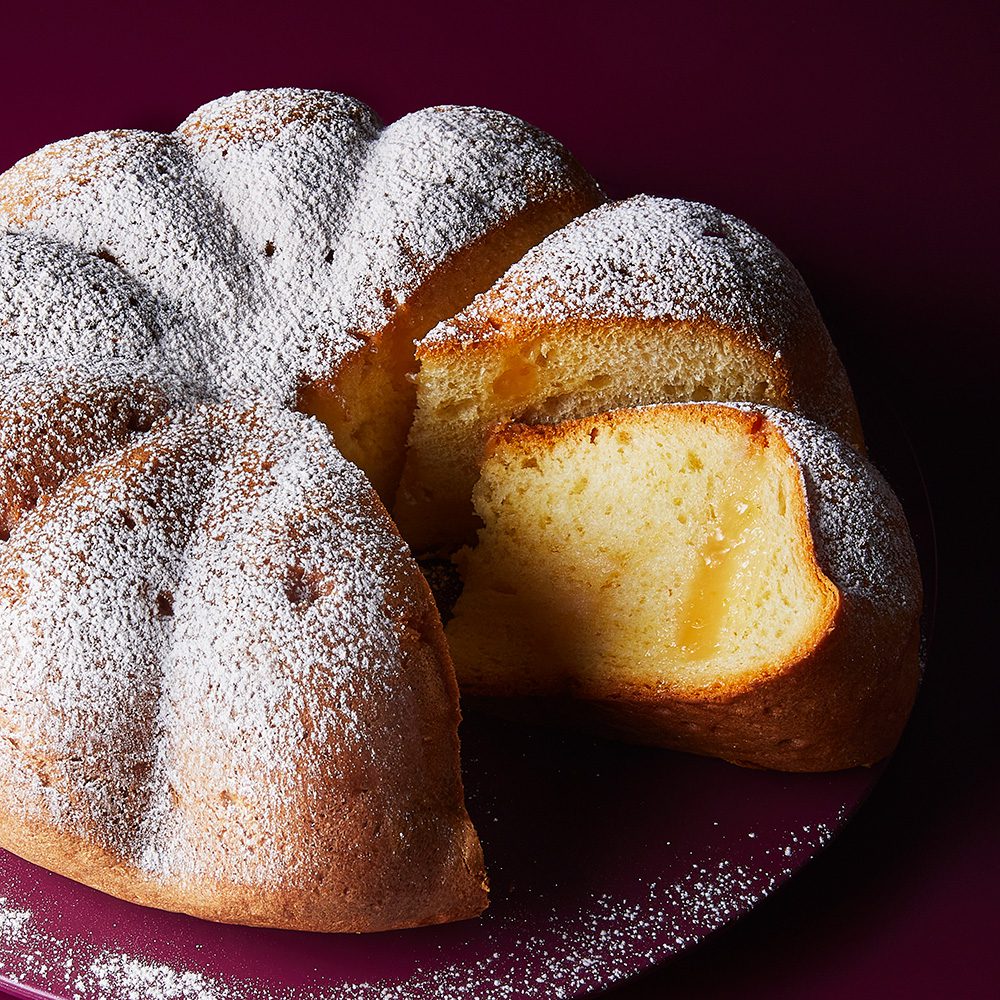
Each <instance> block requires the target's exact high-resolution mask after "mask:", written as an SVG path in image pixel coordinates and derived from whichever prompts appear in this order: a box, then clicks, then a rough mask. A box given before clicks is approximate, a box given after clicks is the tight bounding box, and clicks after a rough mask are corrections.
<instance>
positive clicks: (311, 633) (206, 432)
mask: <svg viewBox="0 0 1000 1000" xmlns="http://www.w3.org/2000/svg"><path fill="white" fill-rule="evenodd" d="M32 382H33V383H34V388H33V389H29V387H28V383H32ZM0 386H3V387H5V389H6V390H10V392H9V393H6V394H5V395H3V396H0V402H2V403H3V406H4V407H5V408H6V409H7V413H6V419H5V420H4V421H3V422H2V424H0V463H2V465H4V466H6V467H7V468H6V469H4V468H0V472H9V471H10V470H25V469H26V470H28V471H29V473H30V472H31V470H34V469H39V468H41V469H45V470H46V475H48V476H49V478H48V479H47V480H46V481H45V482H44V483H43V486H44V489H43V490H42V492H41V495H40V496H39V494H38V490H37V489H36V490H34V492H32V491H31V490H30V489H28V487H29V486H31V484H32V483H33V482H36V477H33V476H32V475H28V476H27V478H26V479H25V484H26V485H25V488H24V489H21V490H17V489H15V490H13V491H12V492H11V493H10V494H9V496H8V497H7V500H8V502H7V504H6V505H5V507H6V514H5V515H4V518H3V519H0V526H3V524H4V523H5V524H6V525H8V527H7V528H5V533H6V534H8V535H9V538H8V539H7V541H6V542H5V543H4V544H3V546H2V548H0V610H2V614H0V644H2V646H3V648H4V650H5V653H4V667H5V669H4V671H3V672H2V675H0V736H2V737H3V738H2V739H0V772H2V773H3V775H4V782H3V790H2V794H0V799H2V807H3V811H4V812H5V813H6V814H7V815H13V816H18V817H21V818H23V820H25V821H27V822H28V823H29V824H30V823H33V822H37V823H42V824H52V825H53V826H54V827H55V828H57V829H59V830H60V831H63V832H65V833H67V834H71V835H74V836H77V837H79V838H81V840H82V841H84V842H86V843H89V844H91V845H94V846H96V847H97V848H99V849H100V850H103V851H107V852H110V855H111V857H112V858H114V859H117V860H116V862H115V863H116V864H118V863H125V864H126V865H128V866H131V867H132V868H134V869H137V870H138V873H139V874H138V875H137V876H136V877H137V878H138V879H139V881H140V882H141V881H142V879H143V878H152V879H157V880H159V879H162V880H165V881H166V882H168V883H169V884H172V885H180V886H182V887H183V886H189V885H192V884H198V883H208V884H210V883H211V881H212V879H214V878H216V877H219V876H220V873H223V872H224V873H225V878H226V879H227V880H229V881H230V882H233V883H235V884H237V885H245V886H255V887H267V886H272V887H278V888H280V889H281V890H283V891H291V890H295V889H297V888H299V889H308V888H309V887H311V886H313V885H314V884H315V880H316V878H317V876H318V873H319V872H320V871H325V872H326V874H325V875H324V877H326V878H328V879H331V880H332V881H333V883H334V888H332V889H331V892H333V891H334V889H335V884H336V882H337V880H338V879H340V878H349V875H348V874H347V872H346V869H345V870H341V871H339V874H338V872H337V871H334V872H332V873H331V872H330V871H329V870H327V869H326V868H325V867H324V866H329V865H331V864H332V863H333V862H331V859H330V854H329V852H330V851H333V852H334V855H335V856H337V852H338V851H340V852H342V855H343V856H342V858H341V862H340V864H341V866H342V867H343V860H344V859H345V858H346V857H348V856H351V855H352V852H353V849H354V847H355V846H356V845H354V843H353V841H350V842H347V843H336V842H335V841H336V837H337V836H342V835H343V834H339V833H338V832H337V831H338V830H339V829H340V827H339V826H338V825H337V824H338V821H337V820H336V818H335V817H334V818H333V819H331V820H330V821H329V822H327V821H324V822H315V821H314V820H315V816H316V815H317V809H319V811H320V812H322V811H323V809H334V810H336V809H340V810H342V811H343V814H344V815H345V816H347V815H349V814H350V810H351V808H354V806H352V805H350V803H351V802H353V801H354V799H352V796H355V792H354V791H353V789H355V788H356V787H361V788H362V789H365V790H366V791H365V792H364V793H363V794H364V795H367V794H370V795H373V796H378V797H380V798H384V804H383V806H381V807H380V808H381V810H382V814H381V815H380V822H381V824H382V827H383V829H384V835H385V836H386V837H387V838H395V839H394V840H393V845H394V846H393V851H394V852H395V856H396V862H397V863H398V864H400V865H403V866H405V865H406V864H407V863H408V861H410V860H413V859H411V858H410V854H411V852H415V853H414V858H417V859H419V857H420V852H421V851H422V850H426V841H425V842H424V843H422V844H420V845H419V846H415V845H416V842H417V841H418V840H419V837H420V836H424V837H427V836H428V834H427V830H426V827H424V828H422V829H420V830H419V832H418V833H414V832H413V831H414V830H416V829H418V828H420V827H421V824H420V823H419V822H417V821H416V820H414V819H413V816H412V815H410V814H411V813H412V812H413V810H414V809H417V810H418V811H419V809H420V808H422V807H421V806H420V805H419V803H420V801H422V800H421V799H420V795H421V794H422V793H421V791H420V784H421V782H422V781H424V780H426V781H427V782H428V783H429V785H430V787H434V788H437V789H441V788H446V787H448V786H449V784H450V783H453V782H454V780H455V779H454V775H453V774H450V773H449V774H441V773H438V772H437V770H436V768H435V766H434V765H433V764H429V763H428V764H425V765H424V766H425V767H426V769H427V770H426V773H424V774H422V775H421V780H420V781H418V782H415V781H413V780H412V779H411V778H410V776H409V772H408V768H407V761H408V760H410V759H411V754H412V744H413V742H414V741H415V740H416V741H418V742H419V740H420V739H421V738H422V737H421V734H422V733H423V730H422V729H421V727H422V726H423V725H425V724H426V720H423V719H422V717H421V716H420V710H418V709H415V708H414V706H413V705H412V704H411V703H410V702H409V701H408V699H407V698H406V697H405V695H404V694H402V692H405V691H406V689H407V686H408V685H409V684H412V683H414V681H413V671H414V670H415V669H417V668H416V667H414V665H413V661H412V659H408V657H409V656H410V655H411V654H409V653H407V650H408V649H412V647H413V640H412V638H411V635H412V629H413V628H419V627H420V622H421V621H422V616H423V614H424V609H427V608H429V606H430V605H429V599H428V597H427V595H426V590H425V584H424V583H423V580H422V578H421V577H420V575H419V570H418V569H417V567H416V565H415V564H414V563H413V561H412V559H411V558H410V556H409V553H408V550H407V548H406V546H405V543H404V542H403V541H402V539H400V538H399V536H398V534H397V533H396V532H395V530H394V528H393V526H392V524H391V522H390V521H389V519H388V517H387V515H386V514H385V511H384V509H383V508H382V507H381V505H380V504H379V502H378V500H377V499H376V498H375V496H374V494H373V492H372V490H371V487H370V486H369V485H368V483H367V481H366V480H365V478H364V476H363V474H362V473H361V472H360V471H359V470H358V469H357V468H356V467H355V466H353V465H351V464H350V463H349V462H348V461H347V460H346V459H344V458H342V457H341V456H340V454H339V453H338V452H337V451H336V449H335V448H334V447H333V445H332V443H331V441H330V438H329V435H328V433H327V431H326V430H325V428H323V427H322V426H321V425H320V424H319V423H318V422H316V421H315V420H313V419H311V418H308V417H306V416H304V415H302V414H296V413H293V412H290V411H288V410H285V409H283V408H280V407H278V406H276V405H274V404H272V403H268V402H267V401H266V400H258V401H257V403H256V404H255V405H253V406H250V407H249V408H241V407H240V406H237V405H235V404H215V405H205V404H199V405H196V404H190V405H189V408H187V409H169V408H168V407H167V404H166V402H165V400H166V394H164V393H161V392H159V391H158V390H157V388H156V387H155V386H153V385H151V384H150V383H149V382H148V381H146V380H145V379H144V378H143V377H142V376H141V375H139V374H137V373H133V375H132V376H131V381H130V377H129V374H128V370H127V368H125V369H123V368H122V367H121V366H120V365H118V366H112V368H111V369H110V370H109V371H105V372H104V373H103V374H101V372H96V373H95V372H94V371H93V370H88V371H87V372H86V373H85V374H83V375H81V374H80V372H79V371H78V370H75V369H71V370H55V371H52V370H43V371H41V372H39V371H37V370H33V369H31V368H28V369H27V371H22V372H20V373H15V374H11V375H10V376H9V378H8V379H7V380H6V381H3V380H0ZM19 387H20V388H21V389H24V391H23V393H22V392H20V391H18V389H19ZM39 393H41V397H39ZM33 421H37V422H38V423H39V429H40V430H39V429H36V432H34V433H25V431H26V429H27V430H28V431H29V432H30V429H31V424H32V422H33ZM39 452H40V453H41V459H42V460H41V461H40V460H39ZM3 480H4V481H5V482H6V481H8V480H10V481H13V482H14V483H15V485H16V483H17V482H18V481H19V480H18V479H17V476H16V475H13V474H12V475H4V476H3ZM0 499H3V497H0ZM3 514H4V505H2V504H0V515H3ZM423 735H424V736H427V734H423ZM427 738H430V739H433V740H444V741H446V742H447V741H449V740H453V739H454V735H453V733H449V731H448V729H447V727H445V728H444V729H440V727H439V728H438V729H436V730H435V731H434V732H433V733H432V734H431V735H430V736H428V737H427ZM369 790H370V791H369ZM320 793H321V794H322V795H323V796H325V802H326V803H327V804H326V805H325V806H323V805H322V804H321V805H319V806H317V804H316V797H317V795H318V794H320ZM341 799H343V802H341ZM338 803H340V805H337V804H338ZM344 803H347V804H344ZM462 823H463V818H462V817H461V816H460V815H459V814H458V813H457V812H456V813H455V814H454V815H452V814H447V813H443V814H442V816H441V817H440V819H439V821H438V826H437V828H436V831H435V833H434V834H433V835H432V836H433V840H432V842H435V843H436V845H437V846H436V848H435V849H436V850H439V851H441V852H442V853H443V854H445V855H447V853H448V851H449V850H451V849H452V847H451V844H452V840H451V838H452V837H453V836H454V835H455V830H456V829H461V828H462ZM331 831H332V832H331ZM347 834H348V835H349V834H350V827H349V826H348V828H347ZM411 835H412V836H413V837H414V838H416V839H415V840H414V843H411ZM330 838H333V839H332V840H331V839H330ZM352 863H356V862H352ZM415 863H416V862H415ZM335 868H336V866H335Z"/></svg>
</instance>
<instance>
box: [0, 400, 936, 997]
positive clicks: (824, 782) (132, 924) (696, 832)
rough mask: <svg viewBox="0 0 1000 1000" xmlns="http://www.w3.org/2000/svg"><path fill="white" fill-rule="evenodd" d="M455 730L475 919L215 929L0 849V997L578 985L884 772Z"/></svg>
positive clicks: (643, 958)
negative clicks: (486, 903) (480, 876)
mask: <svg viewBox="0 0 1000 1000" xmlns="http://www.w3.org/2000/svg"><path fill="white" fill-rule="evenodd" d="M865 416H866V426H867V427H869V429H870V432H869V442H870V444H871V446H872V451H873V453H874V454H875V457H876V461H877V463H878V464H880V465H881V466H882V467H883V469H884V471H886V472H887V474H888V476H889V479H890V481H891V482H892V483H893V485H894V486H895V487H896V489H897V491H898V492H899V494H900V496H901V498H902V499H903V502H904V505H905V506H906V507H907V510H908V513H909V514H910V517H911V526H912V528H913V531H914V536H915V539H916V542H917V548H918V551H919V552H920V555H921V560H922V563H923V569H924V572H925V581H926V584H927V588H928V594H927V602H926V603H927V606H928V609H929V610H931V611H932V610H933V596H934V570H935V565H936V562H935V557H936V553H935V550H934V544H933V526H932V522H931V519H930V511H929V506H928V502H927V495H926V492H925V491H924V488H923V483H922V480H921V477H920V471H919V468H918V467H917V464H916V462H915V460H914V457H913V452H912V449H910V448H909V447H908V444H909V442H908V441H907V439H906V435H905V434H904V433H903V432H902V430H901V429H900V427H899V425H898V423H897V422H896V421H895V419H894V418H893V416H892V415H891V414H885V413H877V414H875V415H873V414H871V413H870V412H868V413H866V414H865ZM873 416H874V417H875V419H872V417H873ZM879 418H881V419H879ZM886 429H888V431H889V433H888V434H886V433H884V432H885V431H886ZM871 430H875V431H876V434H875V435H874V436H872V434H871ZM929 618H930V616H929V614H928V615H925V630H926V631H929V629H930V620H929ZM462 739H463V768H464V772H465V778H466V791H467V795H468V800H469V811H470V813H471V815H472V818H473V820H474V822H475V823H476V827H477V829H478V830H479V833H480V836H481V837H482V841H483V847H484V849H485V851H486V857H487V864H488V867H489V871H490V878H491V883H492V892H491V899H492V902H491V906H490V909H489V910H488V911H487V913H486V915H485V916H484V917H482V918H481V919H479V920H472V921H465V922H463V923H458V924H449V925H445V926H440V927H429V928H420V929H417V930H410V931H397V932H392V933H383V934H372V935H360V936H354V935H336V934H306V933H298V932H291V931H269V930H260V929H254V928H246V927H231V926H224V925H221V924H212V923H207V922H205V921H202V920H197V919H194V918H192V917H185V916H181V915H178V914H171V913H164V912H161V911H158V910H151V909H145V908H143V907H139V906H133V905H131V904H129V903H124V902H121V901H120V900H117V899H113V898H111V897H110V896H105V895H103V894H102V893H99V892H97V891H95V890H93V889H88V888H86V887H84V886H81V885H78V884H77V883H75V882H72V881H70V880H68V879H65V878H62V877H60V876H58V875H53V874H51V873H50V872H47V871H45V870H44V869H41V868H38V867H35V866H34V865H30V864H28V863H27V862H24V861H21V860H20V859H18V858H16V857H14V856H13V855H10V854H7V853H6V852H3V851H0V989H5V990H6V991H7V992H8V994H9V995H11V996H15V997H53V996H54V997H57V998H59V1000H124V998H128V1000H133V998H134V1000H174V998H178V1000H179V998H183V1000H251V998H253V1000H258V998H260V1000H335V998H336V1000H354V998H359V1000H389V998H392V1000H407V998H426V997H429V996H433V997H441V998H455V1000H458V998H469V1000H472V998H475V1000H491V998H494V997H495V998H512V997H540V998H541V997H544V998H549V997H573V996H578V995H583V994H588V993H591V992H593V991H596V990H599V989H601V988H606V987H608V986H610V985H612V984H614V983H618V982H621V981H622V980H623V979H625V978H627V977H629V976H631V975H634V974H636V973H638V972H640V971H642V970H643V969H647V968H649V967H651V966H652V965H655V964H658V963H660V962H662V961H664V960H666V959H668V958H669V957H670V956H672V955H676V954H677V953H679V952H681V951H684V950H685V949H688V948H690V947H691V946H692V945H694V944H695V943H696V942H698V941H699V940H701V939H702V938H704V937H705V936H706V935H707V934H709V933H710V932H712V931H715V930H717V929H718V928H720V927H722V926H723V925H724V924H726V923H728V922H730V921H731V920H733V919H734V918H736V917H737V916H739V915H740V914H742V913H745V912H746V911H747V910H749V909H750V908H751V907H752V906H754V905H755V903H757V902H758V901H759V900H761V899H763V898H764V897H765V896H767V895H768V894H769V893H771V892H773V891H774V890H775V889H776V888H777V887H778V886H780V885H781V884H782V882H784V881H785V880H786V879H787V878H788V877H789V876H790V875H791V874H792V873H793V872H795V871H796V869H798V868H800V867H801V866H802V865H803V864H805V862H807V861H808V860H809V859H810V858H811V857H813V856H814V855H815V854H816V853H817V852H818V851H819V850H820V848H821V847H822V846H823V845H824V844H825V843H826V842H827V841H828V840H829V839H830V838H831V837H832V836H833V835H834V834H835V833H836V832H837V831H838V830H839V829H840V828H841V827H842V826H843V825H844V824H845V823H846V822H847V820H848V818H849V817H850V815H851V813H852V812H853V811H854V809H855V808H856V807H857V806H858V805H859V804H860V803H861V802H862V801H863V799H864V798H865V796H866V795H867V793H868V792H869V791H870V790H871V788H872V787H873V786H874V784H875V782H876V781H877V780H878V777H879V774H880V772H881V768H874V769H870V770H866V769H856V770H851V771H841V772H838V773H834V774H780V773H776V772H767V771H750V770H744V769H741V768H738V767H734V766H732V765H729V764H725V763H722V762H721V761H715V760H708V759H705V758H700V757H694V756H690V755H686V754H678V753H670V752H667V751H660V750H651V749H646V748H641V747H629V746H624V745H620V744H614V743H606V742H600V741H597V740H592V739H589V738H586V737H583V736H579V735H576V734H571V733H563V732H551V731H543V730H539V729H534V728H528V727H519V726H516V725H512V724H510V723H501V722H498V721H496V720H493V719H490V718H488V717H485V716H479V715H471V714H470V715H469V717H468V718H467V719H466V721H465V722H464V723H463V727H462Z"/></svg>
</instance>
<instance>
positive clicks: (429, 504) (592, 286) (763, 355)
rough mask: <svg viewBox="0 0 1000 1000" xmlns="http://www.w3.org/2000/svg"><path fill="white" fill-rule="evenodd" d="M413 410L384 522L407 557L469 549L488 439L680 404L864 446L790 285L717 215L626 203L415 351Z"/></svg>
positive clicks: (791, 272)
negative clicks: (747, 414)
mask: <svg viewBox="0 0 1000 1000" xmlns="http://www.w3.org/2000/svg"><path fill="white" fill-rule="evenodd" d="M417 356H418V359H419V362H420V368H419V372H418V375H417V386H418V389H417V396H418V407H417V412H416V417H415V420H414V423H413V428H412V430H411V432H410V447H409V452H408V456H407V462H406V468H405V472H404V475H403V482H402V486H401V488H400V492H399V495H398V497H397V501H396V505H395V510H394V515H395V517H396V519H397V522H398V523H399V525H400V528H401V530H402V532H403V534H404V535H405V536H406V537H407V539H408V540H409V541H410V543H411V544H412V545H413V546H414V547H415V549H417V550H418V551H419V550H433V549H435V548H439V547H440V548H445V549H448V548H454V547H456V545H457V544H458V543H459V542H463V541H464V542H468V541H471V540H472V538H473V537H474V535H475V527H476V523H477V522H476V520H475V517H474V514H473V511H472V503H471V499H470V498H471V495H472V487H473V485H474V483H475V481H476V477H477V469H478V463H479V459H480V457H481V452H482V448H483V445H484V444H485V442H486V438H487V435H488V434H489V431H490V429H491V428H492V427H493V426H494V425H495V424H498V423H503V422H505V421H508V420H520V421H522V422H526V423H539V422H552V421H557V420H562V419H565V418H568V417H575V416H588V415H590V414H594V413H601V412H604V411H607V410H611V409H615V408H618V407H628V406H635V405H641V404H649V403H663V402H673V401H677V400H699V399H717V400H736V401H738V400H747V401H750V402H759V403H768V404H771V405H774V406H779V407H782V408H784V409H792V410H796V411H799V412H801V413H803V414H805V415H807V416H809V417H812V418H813V419H814V420H818V421H819V422H821V423H823V424H826V425H827V426H829V427H832V428H833V429H834V430H836V431H838V432H839V433H841V434H843V435H844V436H846V437H847V438H848V439H849V440H850V441H852V442H853V443H855V444H856V445H858V446H862V434H861V425H860V422H859V420H858V414H857V409H856V407H855V404H854V399H853V396H852V394H851V389H850V386H849V384H848V381H847V376H846V374H845V372H844V369H843V366H842V365H841V363H840V359H839V358H838V357H837V353H836V351H835V349H834V347H833V344H832V342H831V340H830V336H829V334H828V333H827V331H826V328H825V327H824V325H823V321H822V319H821V318H820V315H819V312H818V311H817V309H816V306H815V304H814V302H813V300H812V296H811V295H810V294H809V290H808V289H807V288H806V286H805V284H804V282H803V281H802V278H801V277H800V276H799V274H798V272H797V271H796V270H795V268H794V267H792V265H791V264H790V263H789V262H788V260H787V259H786V258H785V257H784V256H783V255H782V254H781V252H780V251H778V250H777V248H776V247H774V245H773V244H771V243H770V242H769V241H768V240H766V239H765V238H764V237H763V236H761V235H760V234H759V233H756V232H754V230H752V229H751V228H750V227H749V226H748V225H746V223H744V222H741V221H740V220H739V219H735V218H733V217H732V216H730V215H725V214H724V213H722V212H720V211H719V210H718V209H715V208H712V207H710V206H708V205H701V204H696V203H692V202H687V201H678V200H674V199H664V198H651V197H646V196H638V197H634V198H630V199H628V200H627V201H623V202H617V203H613V204H607V205H604V206H602V207H600V208H596V209H594V210H593V211H591V212H589V213H587V214H586V215H583V216H582V217H580V218H578V219H576V220H575V221H574V222H571V223H570V224H568V225H567V226H565V227H564V228H562V229H560V230H558V231H557V232H555V233H553V234H552V235H551V236H549V237H548V238H547V239H545V240H544V241H543V242H542V243H541V244H540V245H539V246H537V247H535V248H534V249H533V250H531V251H529V252H528V253H527V254H526V255H525V256H524V257H523V258H522V259H521V260H520V261H518V262H517V263H516V264H514V265H513V266H512V267H511V268H510V270H509V271H507V273H506V274H505V275H504V276H503V277H502V278H501V280H500V281H498V282H497V283H496V284H495V285H494V286H493V287H492V288H490V289H489V290H488V291H486V292H484V293H483V294H481V295H479V296H478V297H477V298H476V299H475V300H474V301H473V302H472V304H471V305H470V306H469V307H468V308H466V309H464V310H463V311H462V312H460V313H458V315H456V316H454V317H452V318H451V319H447V320H444V321H442V322H441V323H440V324H439V325H438V326H437V327H436V328H435V329H434V330H433V331H432V332H431V333H430V334H429V335H428V336H427V337H425V338H424V339H423V340H422V341H421V342H420V344H419V345H418V347H417Z"/></svg>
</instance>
